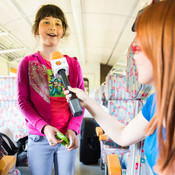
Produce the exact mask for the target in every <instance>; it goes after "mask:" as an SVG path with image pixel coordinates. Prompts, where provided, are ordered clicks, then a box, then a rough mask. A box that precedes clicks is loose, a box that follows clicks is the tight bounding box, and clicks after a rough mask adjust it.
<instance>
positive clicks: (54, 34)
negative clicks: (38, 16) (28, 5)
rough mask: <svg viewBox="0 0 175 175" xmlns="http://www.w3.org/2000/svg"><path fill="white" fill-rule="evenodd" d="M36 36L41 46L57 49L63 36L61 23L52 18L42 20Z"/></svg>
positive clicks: (57, 19)
mask: <svg viewBox="0 0 175 175" xmlns="http://www.w3.org/2000/svg"><path fill="white" fill-rule="evenodd" d="M38 35H39V37H40V40H41V43H42V45H43V46H45V47H57V46H58V44H59V42H60V40H61V38H62V36H63V26H62V21H61V20H60V19H59V18H54V17H52V16H50V17H45V18H43V19H42V20H41V21H40V23H39V27H38Z"/></svg>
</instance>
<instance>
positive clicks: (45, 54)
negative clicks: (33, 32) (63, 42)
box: [39, 47, 58, 61]
mask: <svg viewBox="0 0 175 175" xmlns="http://www.w3.org/2000/svg"><path fill="white" fill-rule="evenodd" d="M56 50H58V48H56V47H53V48H42V49H41V50H40V51H39V53H40V55H41V56H42V57H43V58H44V59H45V60H47V61H50V54H51V53H52V52H54V51H56Z"/></svg>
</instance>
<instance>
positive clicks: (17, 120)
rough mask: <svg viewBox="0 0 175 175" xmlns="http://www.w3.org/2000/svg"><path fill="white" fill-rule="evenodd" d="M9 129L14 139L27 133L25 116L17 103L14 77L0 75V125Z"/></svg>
mask: <svg viewBox="0 0 175 175" xmlns="http://www.w3.org/2000/svg"><path fill="white" fill-rule="evenodd" d="M2 126H6V127H8V128H10V129H11V131H12V133H13V136H14V140H15V141H17V140H18V139H19V138H22V137H24V136H25V135H27V127H26V125H25V118H24V116H23V115H22V113H21V112H20V111H19V109H18V105H17V81H16V77H0V127H2Z"/></svg>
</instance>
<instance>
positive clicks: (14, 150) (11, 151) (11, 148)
mask: <svg viewBox="0 0 175 175" xmlns="http://www.w3.org/2000/svg"><path fill="white" fill-rule="evenodd" d="M2 136H3V137H5V138H6V139H7V140H8V142H9V144H10V146H9V145H8V144H7V143H6V141H5V140H4V139H3V137H2ZM0 137H1V138H2V140H3V142H2V146H3V148H4V150H5V151H6V152H7V154H8V155H14V154H16V153H17V152H18V151H19V149H18V147H16V146H15V145H14V143H13V142H12V141H11V139H10V138H9V137H8V136H7V135H5V134H3V133H0Z"/></svg>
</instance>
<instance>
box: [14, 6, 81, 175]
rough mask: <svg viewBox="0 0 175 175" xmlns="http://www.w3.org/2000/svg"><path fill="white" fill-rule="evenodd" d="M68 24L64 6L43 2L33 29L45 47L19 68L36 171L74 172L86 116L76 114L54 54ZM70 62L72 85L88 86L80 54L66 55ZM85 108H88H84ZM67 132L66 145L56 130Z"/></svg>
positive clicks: (32, 165)
mask: <svg viewBox="0 0 175 175" xmlns="http://www.w3.org/2000/svg"><path fill="white" fill-rule="evenodd" d="M67 28H68V24H67V21H66V18H65V15H64V13H63V12H62V10H61V9H60V8H59V7H57V6H55V5H49V4H48V5H43V6H42V7H41V8H40V9H39V10H38V12H37V14H36V17H35V22H34V25H33V33H34V35H35V36H38V37H39V39H40V41H41V50H40V51H38V52H36V53H34V54H31V55H29V56H26V57H25V58H24V59H23V60H22V61H21V63H20V65H19V68H18V84H17V87H18V105H19V108H20V110H21V112H22V113H23V114H24V116H25V119H26V124H27V127H28V133H29V142H28V162H29V170H30V174H32V175H38V174H42V175H49V174H51V173H52V168H53V164H54V167H55V174H57V175H73V174H74V171H75V159H76V153H77V148H78V139H77V135H78V134H79V133H80V125H81V122H82V118H83V115H82V116H79V117H73V115H72V113H71V111H70V109H69V104H68V103H67V101H66V98H65V95H64V93H63V88H64V86H63V83H62V80H61V78H60V77H58V78H56V77H54V75H53V72H52V68H51V63H50V54H51V53H52V52H54V51H57V50H58V46H59V42H60V40H61V39H62V38H63V37H64V36H65V35H66V34H67V33H66V32H67ZM64 57H65V58H66V60H67V62H68V65H69V76H68V79H69V82H70V85H71V86H72V87H78V88H80V89H82V90H84V82H83V75H82V72H81V68H80V64H79V63H78V61H77V58H75V57H74V58H71V57H69V56H67V55H64ZM83 111H84V109H83ZM58 131H60V132H62V133H63V134H65V135H66V136H67V138H68V139H69V141H70V145H69V146H68V145H66V147H64V146H63V145H62V144H61V142H62V140H59V139H56V137H55V134H56V132H58Z"/></svg>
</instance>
